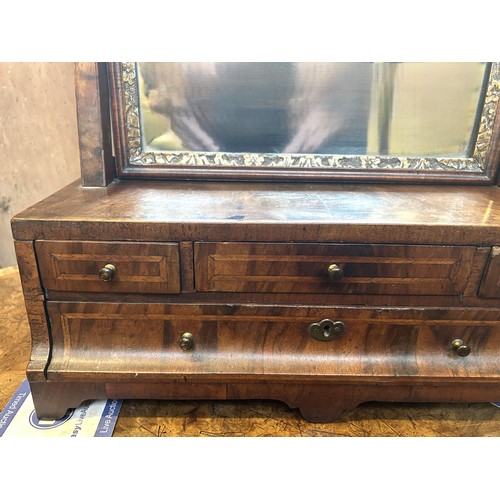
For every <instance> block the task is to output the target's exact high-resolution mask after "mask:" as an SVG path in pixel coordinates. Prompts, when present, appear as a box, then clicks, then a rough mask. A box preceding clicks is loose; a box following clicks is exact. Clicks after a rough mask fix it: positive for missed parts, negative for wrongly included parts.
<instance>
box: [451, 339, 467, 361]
mask: <svg viewBox="0 0 500 500" xmlns="http://www.w3.org/2000/svg"><path fill="white" fill-rule="evenodd" d="M451 350H452V351H453V352H454V353H455V354H457V355H458V356H462V357H464V356H468V355H469V354H470V351H471V349H470V346H468V345H466V344H464V341H463V340H462V339H455V340H454V341H453V342H452V343H451Z"/></svg>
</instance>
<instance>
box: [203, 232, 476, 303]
mask: <svg viewBox="0 0 500 500" xmlns="http://www.w3.org/2000/svg"><path fill="white" fill-rule="evenodd" d="M475 251H476V248H475V247H471V246H463V247H458V246H455V247H450V246H424V245H422V246H420V245H342V244H315V243H306V244H297V243H206V242H197V243H195V246H194V257H195V278H196V289H197V290H199V291H226V292H259V293H266V292H267V293H319V294H322V293H326V294H384V295H386V294H395V295H460V294H461V293H462V292H463V290H464V287H465V285H466V284H467V279H468V276H469V273H470V271H471V266H472V260H473V257H474V254H475ZM332 270H333V271H332Z"/></svg>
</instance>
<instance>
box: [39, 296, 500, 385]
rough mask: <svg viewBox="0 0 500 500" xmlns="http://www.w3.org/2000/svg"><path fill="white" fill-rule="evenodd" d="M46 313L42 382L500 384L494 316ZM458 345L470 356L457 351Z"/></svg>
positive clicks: (275, 311)
mask: <svg viewBox="0 0 500 500" xmlns="http://www.w3.org/2000/svg"><path fill="white" fill-rule="evenodd" d="M48 312H49V315H50V319H51V325H52V337H53V350H52V356H51V363H50V366H49V370H48V373H49V375H48V377H49V379H55V378H58V377H59V378H64V376H68V377H70V376H71V374H75V373H82V372H89V373H94V374H95V373H101V374H106V373H108V374H112V376H113V377H114V378H116V377H120V376H122V375H123V376H125V377H126V376H128V377H135V376H137V375H136V374H137V373H139V374H145V373H146V374H147V373H149V374H164V375H169V376H176V375H177V376H178V377H181V378H182V377H184V376H189V375H191V376H197V377H199V376H206V377H212V378H216V379H218V380H223V379H221V377H222V376H223V375H233V376H242V377H246V376H250V375H251V376H255V377H257V378H258V377H259V376H261V377H262V378H265V376H269V375H272V376H273V377H284V378H286V377H287V376H301V377H305V378H321V377H327V378H328V377H331V376H341V377H354V378H357V377H360V376H367V375H368V376H377V377H394V376H397V377H399V380H401V379H402V378H404V377H410V378H413V377H469V378H474V377H475V378H480V377H497V378H499V379H500V364H499V362H498V361H499V358H498V353H499V352H500V322H499V318H500V310H488V309H475V310H464V309H448V310H446V309H415V310H414V309H394V308H385V309H373V308H359V307H356V308H345V307H344V308H336V307H328V308H325V307H323V308H318V307H307V308H306V307H301V308H297V307H292V306H272V307H270V306H250V305H206V304H203V305H200V304H198V305H179V304H158V303H156V304H152V303H149V304H134V303H130V304H125V303H120V304H118V303H103V304H99V303H74V302H49V303H48ZM327 319H328V320H330V321H332V322H341V323H342V324H343V325H344V328H343V331H341V332H339V333H338V334H334V335H333V336H332V338H331V340H327V341H320V340H318V339H317V338H316V337H315V336H314V335H313V333H312V330H311V325H312V324H320V325H321V324H323V325H324V324H325V320H327ZM187 334H189V336H188V337H186V335H187ZM456 340H460V341H461V342H462V343H463V346H462V347H463V348H467V349H468V350H469V351H468V352H465V353H461V354H458V351H455V350H454V349H453V345H452V344H453V342H454V341H456ZM183 342H184V344H183ZM182 344H183V345H182ZM464 354H465V355H464Z"/></svg>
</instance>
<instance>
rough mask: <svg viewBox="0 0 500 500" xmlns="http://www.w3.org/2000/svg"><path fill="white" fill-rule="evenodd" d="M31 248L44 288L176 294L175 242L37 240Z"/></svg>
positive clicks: (178, 280) (178, 270) (177, 275)
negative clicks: (34, 253) (35, 254)
mask: <svg viewBox="0 0 500 500" xmlns="http://www.w3.org/2000/svg"><path fill="white" fill-rule="evenodd" d="M35 249H36V253H37V257H38V263H39V267H40V274H41V277H42V283H43V286H44V288H45V289H47V290H54V291H55V290H57V291H68V292H69V291H71V292H116V293H122V292H127V293H179V292H180V268H179V246H178V244H176V243H125V242H93V241H45V240H39V241H36V242H35Z"/></svg>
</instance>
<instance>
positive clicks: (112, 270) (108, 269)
mask: <svg viewBox="0 0 500 500" xmlns="http://www.w3.org/2000/svg"><path fill="white" fill-rule="evenodd" d="M115 274H116V267H115V266H113V264H106V265H105V266H104V267H103V268H102V269H101V270H100V271H99V278H101V279H102V281H111V280H112V279H113V278H114V277H115Z"/></svg>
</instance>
